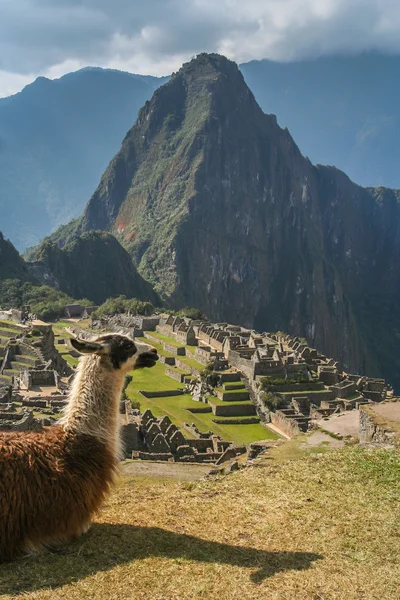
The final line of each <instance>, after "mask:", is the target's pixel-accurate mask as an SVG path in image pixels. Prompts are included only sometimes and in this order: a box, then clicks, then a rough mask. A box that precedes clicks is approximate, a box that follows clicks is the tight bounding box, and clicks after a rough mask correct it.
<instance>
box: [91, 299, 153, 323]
mask: <svg viewBox="0 0 400 600" xmlns="http://www.w3.org/2000/svg"><path fill="white" fill-rule="evenodd" d="M127 312H129V313H130V314H131V315H143V316H149V315H151V314H153V312H154V307H153V305H152V304H151V303H150V302H144V301H143V300H138V299H137V298H127V297H126V296H118V297H117V298H108V299H107V300H106V301H105V302H104V303H103V304H102V305H101V306H99V308H98V309H97V310H96V311H95V312H94V313H93V315H92V317H93V318H94V319H100V318H101V317H104V316H106V315H116V314H121V313H127Z"/></svg>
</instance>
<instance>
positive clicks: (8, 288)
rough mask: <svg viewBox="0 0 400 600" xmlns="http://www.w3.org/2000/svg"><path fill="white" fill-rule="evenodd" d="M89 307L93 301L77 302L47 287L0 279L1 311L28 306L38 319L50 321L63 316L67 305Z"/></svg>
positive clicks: (82, 300)
mask: <svg viewBox="0 0 400 600" xmlns="http://www.w3.org/2000/svg"><path fill="white" fill-rule="evenodd" d="M76 303H78V304H82V306H90V305H92V304H93V301H91V300H88V299H86V298H83V299H80V300H77V299H73V298H71V296H68V295H67V294H64V292H61V291H60V290H57V289H55V288H53V287H50V286H48V285H37V284H35V283H31V282H29V281H26V282H22V281H21V280H20V279H0V306H1V308H3V309H9V308H21V307H22V306H26V305H27V306H30V312H31V313H32V314H35V315H36V316H37V317H38V318H39V319H43V320H45V321H52V320H55V319H59V318H60V317H63V316H64V315H65V308H66V306H67V305H68V304H76Z"/></svg>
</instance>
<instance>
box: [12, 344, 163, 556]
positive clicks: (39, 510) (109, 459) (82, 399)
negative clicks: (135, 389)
mask: <svg viewBox="0 0 400 600" xmlns="http://www.w3.org/2000/svg"><path fill="white" fill-rule="evenodd" d="M71 342H72V344H73V345H74V346H75V347H76V348H77V349H79V351H80V352H82V353H85V356H84V357H82V358H81V359H80V361H79V365H78V369H77V372H76V376H75V378H74V382H73V384H72V388H71V390H70V394H69V398H68V402H67V406H66V408H65V411H64V417H63V418H62V419H61V421H60V425H59V426H56V427H52V428H46V429H45V430H44V431H43V432H40V433H0V561H1V560H7V559H12V558H14V557H16V556H18V555H20V554H22V553H23V552H25V551H29V550H35V549H37V548H40V546H43V545H48V544H50V543H53V542H57V541H68V540H70V539H73V538H75V537H77V536H79V535H80V534H81V533H83V532H85V531H86V530H87V529H88V527H89V525H90V520H91V517H92V515H93V514H94V513H95V512H96V511H97V510H98V509H99V507H100V505H101V503H102V501H103V499H104V496H105V494H106V493H107V491H108V489H109V487H110V484H111V483H112V480H113V476H114V474H115V471H116V469H117V465H118V461H119V456H120V439H119V438H120V436H119V399H120V395H121V390H122V385H123V382H124V378H125V373H126V372H128V371H129V370H131V369H140V368H144V367H152V366H154V365H155V363H156V361H157V360H158V356H157V352H156V350H155V349H154V348H147V350H146V351H145V352H141V353H138V351H137V347H136V346H135V344H134V343H133V342H132V340H130V339H129V338H127V337H125V336H122V335H119V334H112V335H103V336H100V337H98V338H96V339H95V340H91V341H85V340H78V339H76V340H71Z"/></svg>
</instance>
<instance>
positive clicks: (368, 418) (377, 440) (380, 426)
mask: <svg viewBox="0 0 400 600" xmlns="http://www.w3.org/2000/svg"><path fill="white" fill-rule="evenodd" d="M359 440H360V443H366V442H372V443H374V444H390V445H391V446H398V445H400V435H399V434H397V433H396V432H394V431H393V430H392V429H391V428H390V423H385V422H384V419H383V418H382V417H380V416H379V415H377V414H376V413H374V411H373V409H371V408H370V407H368V406H361V407H360V428H359Z"/></svg>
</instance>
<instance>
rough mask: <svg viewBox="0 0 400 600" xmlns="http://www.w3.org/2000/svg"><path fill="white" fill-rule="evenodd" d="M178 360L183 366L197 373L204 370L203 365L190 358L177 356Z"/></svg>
mask: <svg viewBox="0 0 400 600" xmlns="http://www.w3.org/2000/svg"><path fill="white" fill-rule="evenodd" d="M177 358H178V360H181V361H182V362H183V363H185V365H188V366H189V367H192V368H193V369H197V370H198V371H202V370H203V369H204V365H202V364H201V363H199V362H197V360H195V359H194V358H190V356H178V357H177Z"/></svg>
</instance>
